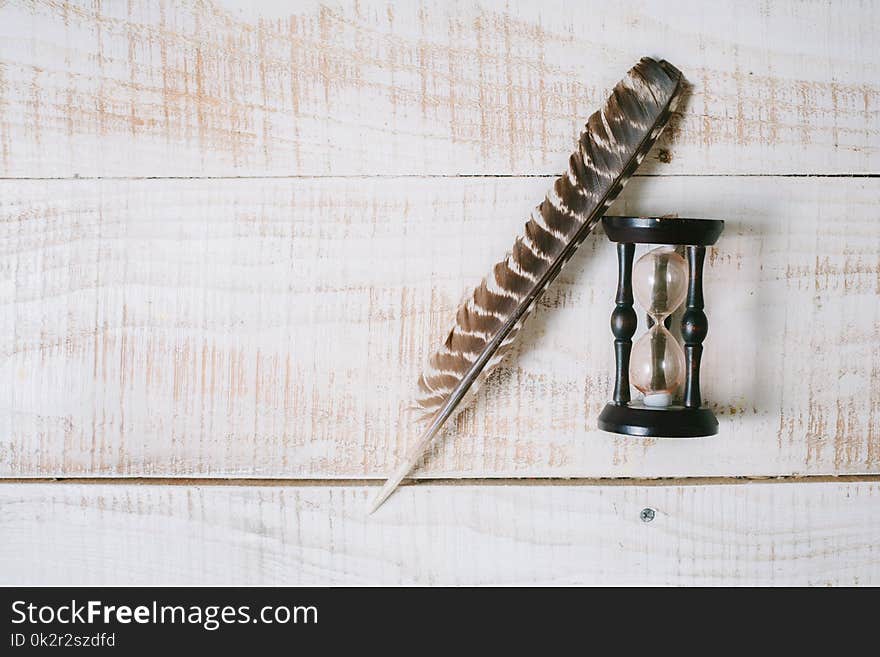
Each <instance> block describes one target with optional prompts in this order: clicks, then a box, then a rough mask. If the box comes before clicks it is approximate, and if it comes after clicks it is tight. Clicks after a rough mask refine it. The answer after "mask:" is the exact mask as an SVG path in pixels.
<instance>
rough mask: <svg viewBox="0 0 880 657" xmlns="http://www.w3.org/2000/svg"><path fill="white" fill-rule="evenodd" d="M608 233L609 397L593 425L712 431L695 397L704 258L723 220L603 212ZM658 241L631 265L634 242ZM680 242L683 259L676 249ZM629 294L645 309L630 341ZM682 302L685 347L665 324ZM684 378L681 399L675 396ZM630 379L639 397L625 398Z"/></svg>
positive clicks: (712, 422)
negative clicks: (613, 275) (643, 328)
mask: <svg viewBox="0 0 880 657" xmlns="http://www.w3.org/2000/svg"><path fill="white" fill-rule="evenodd" d="M603 225H604V227H605V233H606V234H607V235H608V238H609V239H611V240H612V241H614V242H617V254H618V267H619V271H618V288H617V296H616V299H615V301H616V306H615V309H614V311H613V312H612V315H611V331H612V333H613V335H614V354H615V363H616V371H615V385H614V397H613V401H612V402H611V403H609V404H608V405H606V406H605V409H604V410H603V411H602V413H601V414H600V416H599V428H600V429H603V430H605V431H611V432H614V433H622V434H626V435H631V436H652V437H654V436H655V437H697V436H709V435H713V434H715V433H717V432H718V421H717V420H716V419H715V415H714V414H713V413H712V411H711V410H709V409H708V408H703V407H702V399H701V397H700V362H701V357H702V351H703V340H704V339H705V338H706V333H707V329H708V323H707V320H706V315H705V313H704V312H703V284H702V275H703V261H704V259H705V254H706V246H707V245H710V244H714V243H715V241H716V240H717V239H718V237H719V236H720V235H721V231H722V230H723V229H724V222H723V221H718V220H713V219H678V218H666V217H605V218H604V220H603ZM637 243H638V244H661V245H664V246H661V247H659V248H655V249H654V250H652V251H649V252H648V253H646V254H644V255H643V256H642V257H641V258H639V259H638V261H637V262H636V263H635V266H633V256H634V253H635V244H637ZM676 246H684V249H685V253H686V255H687V261H685V259H684V258H682V256H681V255H679V254H678V252H677V251H676V250H675V247H676ZM633 292H635V300H636V301H638V303H639V304H640V305H641V306H642V309H643V310H645V311H646V312H647V316H648V319H647V323H648V331H647V332H646V333H645V334H644V335H643V336H642V337H641V338H640V339H639V340H638V341H637V342H636V344H635V345H633V344H632V336H633V335H634V334H635V331H636V328H637V323H638V320H637V315H636V313H635V311H634V310H633ZM682 303H684V304H685V311H684V315H683V317H682V323H681V336H682V341H683V343H684V348H683V349H682V346H681V345H679V343H678V341H677V340H676V339H675V337H674V336H673V335H672V333H671V332H670V330H669V329H670V328H671V325H670V321H669V319H670V317H671V316H672V313H673V312H675V310H676V309H677V308H678V307H679V306H681V305H682ZM682 384H684V393H683V397H682V401H681V403H675V402H676V398H677V396H678V393H679V390H680V388H681V387H682ZM630 385H632V386H633V387H635V388H636V389H637V390H638V391H639V392H640V393H641V395H642V396H641V398H640V399H638V400H636V401H632V400H631V396H630Z"/></svg>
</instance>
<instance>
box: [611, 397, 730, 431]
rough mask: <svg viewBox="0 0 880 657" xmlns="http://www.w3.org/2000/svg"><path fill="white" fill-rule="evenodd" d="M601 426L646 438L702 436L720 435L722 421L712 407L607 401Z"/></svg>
mask: <svg viewBox="0 0 880 657" xmlns="http://www.w3.org/2000/svg"><path fill="white" fill-rule="evenodd" d="M599 428H600V429H602V430H603V431H610V432H611V433H621V434H624V435H626V436H642V437H645V438H699V437H702V436H714V435H715V434H717V433H718V420H717V419H715V414H714V413H713V412H712V411H710V410H709V409H708V408H685V407H684V406H668V407H666V408H649V407H647V406H645V405H644V404H642V403H641V402H631V403H630V404H628V405H626V406H618V405H617V404H607V405H606V406H605V408H604V409H603V410H602V413H600V414H599Z"/></svg>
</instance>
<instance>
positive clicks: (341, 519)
mask: <svg viewBox="0 0 880 657" xmlns="http://www.w3.org/2000/svg"><path fill="white" fill-rule="evenodd" d="M374 491H375V489H373V488H353V487H340V488H336V487H317V486H315V487H311V486H310V487H290V488H288V487H281V488H278V487H254V488H248V487H226V486H222V487H180V486H132V485H110V486H104V485H69V484H20V485H9V484H7V485H2V486H0V535H2V536H3V541H0V583H2V584H14V585H24V584H27V585H35V584H114V585H123V584H239V585H245V584H271V585H279V584H313V585H325V584H356V585H357V584H675V585H756V584H762V585H767V584H773V585H808V584H809V585H877V584H880V548H878V547H877V546H878V545H880V512H878V508H880V486H878V484H877V483H822V484H739V485H721V486H716V485H709V486H656V487H654V486H652V487H641V486H612V487H593V486H538V485H533V486H483V487H480V486H407V487H404V488H402V489H401V490H400V491H399V492H398V493H397V494H395V496H394V497H393V498H392V499H391V500H389V502H388V503H387V504H386V506H385V507H383V508H382V509H381V510H380V511H379V512H378V513H377V514H376V515H374V516H371V517H365V516H364V509H365V506H366V503H367V501H368V499H369V497H370V495H371V493H372V492H374ZM644 507H651V508H654V509H655V510H656V516H655V518H654V520H653V521H652V522H650V523H645V522H642V521H641V520H640V517H639V514H640V511H641V509H643V508H644Z"/></svg>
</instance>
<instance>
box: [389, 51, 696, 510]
mask: <svg viewBox="0 0 880 657" xmlns="http://www.w3.org/2000/svg"><path fill="white" fill-rule="evenodd" d="M682 85H683V81H682V77H681V73H680V72H679V71H678V69H676V68H675V67H673V66H672V65H670V64H669V63H667V62H665V61H660V62H657V61H654V60H653V59H649V58H644V59H642V60H641V61H640V62H639V63H638V64H636V65H635V66H634V67H633V68H632V69H631V70H630V71H629V73H627V76H626V77H625V78H624V79H623V80H622V81H621V82H619V83H618V84H617V86H615V87H614V90H613V91H612V92H611V96H610V98H609V99H608V101H607V102H606V103H605V106H604V107H603V108H602V109H600V110H599V111H598V112H596V113H595V114H593V115H592V116H591V117H590V119H589V120H588V121H587V124H586V127H585V129H584V131H583V133H582V134H581V137H580V140H579V141H578V148H577V150H576V151H575V152H574V153H573V154H572V155H571V157H570V158H569V162H568V170H567V171H566V172H565V173H564V174H563V175H562V176H560V177H559V178H558V179H557V180H556V182H555V183H554V184H553V187H552V188H551V189H550V191H549V192H548V193H547V196H546V198H545V199H544V201H543V203H541V204H540V205H539V206H538V207H537V208H535V209H534V211H533V212H532V214H531V217H530V218H529V220H528V222H527V223H526V225H525V230H524V231H523V233H522V234H521V235H520V236H519V237H517V238H516V242H515V243H514V245H513V249H511V251H510V253H508V254H507V256H506V257H505V258H504V260H502V261H501V262H499V263H498V264H497V265H495V267H494V268H493V269H492V272H491V273H490V274H489V275H488V276H487V277H486V278H485V279H483V282H482V283H480V285H479V286H478V287H477V289H476V290H474V293H473V295H472V296H471V297H470V298H468V299H467V300H466V301H465V302H464V303H463V304H462V305H461V307H460V308H459V309H458V312H457V314H456V317H455V326H453V327H452V330H450V332H449V334H448V335H447V336H446V339H445V340H444V341H443V344H442V346H441V347H440V348H439V349H438V350H437V351H436V352H435V353H434V354H433V355H432V356H431V358H430V361H429V363H428V366H427V367H426V368H425V370H424V372H423V373H422V376H421V378H420V379H419V397H418V402H417V404H418V408H419V409H420V411H421V413H422V415H423V419H424V421H425V422H426V425H427V426H426V429H425V430H424V432H423V433H422V434H421V436H420V437H419V440H417V441H416V443H415V444H414V445H413V446H412V447H411V448H410V449H409V450H408V452H407V454H406V457H405V458H404V460H403V461H402V462H401V463H400V465H399V466H398V468H397V469H396V470H395V472H394V473H393V474H392V475H391V477H390V478H389V479H388V481H387V482H386V483H385V485H384V486H383V488H382V490H381V491H380V493H379V495H378V496H377V497H376V499H375V501H374V503H373V507H372V511H375V510H376V509H377V508H378V507H379V506H380V505H381V504H382V503H383V502H384V501H385V500H386V499H387V498H388V496H389V495H390V494H391V493H392V492H393V491H394V489H395V488H396V487H397V486H398V484H399V483H400V482H401V481H402V480H403V478H404V477H405V476H406V475H407V474H408V473H409V471H410V470H411V469H412V467H413V466H414V465H415V464H416V463H417V462H418V460H419V459H420V458H421V457H422V455H423V453H424V451H425V449H426V447H427V446H428V443H429V442H430V441H431V440H432V439H433V438H434V436H436V435H437V433H438V432H439V431H440V429H441V428H442V427H443V425H444V424H445V423H446V422H447V421H448V420H449V419H450V417H452V415H453V414H454V413H455V412H457V411H458V410H460V409H461V408H462V407H463V406H464V403H463V402H464V401H465V400H466V399H467V398H468V397H469V396H470V395H472V394H473V393H474V392H476V390H477V388H478V387H479V386H480V384H481V383H482V382H483V380H484V379H485V378H486V377H487V376H488V375H489V373H490V372H491V371H492V369H493V368H494V367H495V366H496V365H497V364H498V363H499V362H500V361H501V359H502V358H503V357H504V355H505V353H506V352H507V351H508V349H509V347H510V345H511V343H512V342H513V341H514V339H515V338H516V336H517V334H518V333H519V330H520V328H521V327H522V324H523V322H524V321H525V319H526V318H527V317H528V315H529V313H530V312H531V310H532V308H534V306H535V303H536V302H537V301H538V299H539V298H540V297H541V295H542V294H543V293H544V291H545V290H546V289H547V286H548V285H549V284H550V283H551V282H552V281H553V280H554V279H555V278H556V276H557V275H558V274H559V272H560V271H561V270H562V268H563V266H564V265H565V263H567V262H568V260H569V258H571V256H572V254H573V253H574V252H575V250H576V249H577V247H578V246H580V244H581V242H583V240H584V238H586V236H587V235H588V234H589V232H590V231H591V230H592V229H593V227H594V226H595V225H596V223H597V222H598V220H599V219H600V218H601V217H602V215H603V214H605V211H606V210H607V209H608V207H609V206H610V205H611V203H612V202H613V201H614V199H615V198H616V197H617V195H618V194H620V191H621V190H622V189H623V186H624V184H626V181H627V180H628V179H629V177H630V176H631V175H632V174H633V172H634V171H635V170H636V168H637V167H638V166H639V164H641V162H642V160H643V159H644V158H645V156H646V155H647V153H648V151H649V150H650V149H651V146H652V145H653V144H654V142H655V141H656V139H657V137H659V136H660V133H661V132H662V131H663V128H664V127H665V126H666V123H667V122H668V121H669V117H670V115H671V113H672V112H673V111H674V110H675V106H676V104H677V102H678V100H679V98H680V95H681V90H682Z"/></svg>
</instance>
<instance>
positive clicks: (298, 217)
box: [0, 177, 880, 478]
mask: <svg viewBox="0 0 880 657" xmlns="http://www.w3.org/2000/svg"><path fill="white" fill-rule="evenodd" d="M547 184H548V181H547V180H546V179H540V178H524V179H475V178H474V179H471V178H468V179H455V178H449V179H433V180H421V179H368V180H349V179H333V180H220V181H213V180H201V181H199V180H178V181H168V180H146V181H143V180H138V181H132V180H125V181H5V182H0V199H2V200H0V349H2V353H0V475H5V476H25V477H27V476H55V475H67V476H70V475H88V476H105V475H106V476H128V475H133V476H139V475H145V476H154V475H156V476H250V477H305V478H324V477H328V478H336V477H342V478H357V477H381V476H383V475H384V474H386V473H387V472H388V470H389V469H390V468H391V467H392V466H393V464H394V463H395V461H396V459H397V458H398V455H399V454H400V453H401V451H402V450H403V448H404V446H405V445H406V444H407V443H408V441H410V440H412V439H414V438H415V431H416V430H415V427H414V426H413V425H412V424H411V423H409V422H407V416H406V408H407V407H408V406H409V404H410V402H411V398H412V397H411V396H412V394H413V389H414V384H415V381H416V378H417V375H418V372H419V370H420V368H421V365H422V363H423V360H424V358H425V357H426V356H427V354H428V353H429V352H430V351H431V350H432V349H433V348H434V347H435V346H436V344H437V343H438V342H439V340H440V338H441V336H442V335H444V334H445V331H446V330H447V329H448V327H449V324H450V322H451V320H452V317H453V315H454V309H455V307H456V305H457V302H458V301H459V299H460V298H461V297H462V295H463V293H464V292H465V291H466V290H468V289H470V288H472V286H473V285H475V284H476V283H477V282H478V281H479V279H480V278H481V277H482V275H483V274H484V273H485V272H486V271H487V270H488V268H489V266H490V265H491V264H492V263H494V262H496V261H497V260H498V258H499V257H500V255H501V254H502V253H503V252H504V251H505V249H507V248H508V247H509V246H510V244H511V242H512V237H513V235H514V233H515V232H516V231H517V230H518V229H519V227H520V226H521V225H522V222H523V221H524V218H525V217H526V216H527V213H528V211H529V210H530V208H531V207H532V206H533V205H534V203H535V202H536V201H537V200H538V199H540V198H541V196H542V194H543V192H544V191H545V188H546V186H547ZM878 196H880V181H878V180H874V179H860V180H851V179H848V180H828V179H799V178H723V177H722V178H718V177H693V178H692V177H688V178H665V177H664V178H642V179H639V180H637V181H635V182H633V183H632V184H631V185H630V186H628V187H627V190H626V192H625V194H624V196H623V199H622V200H621V202H619V203H618V205H617V207H616V208H615V210H616V211H618V212H623V213H627V212H634V213H640V212H656V213H667V212H680V213H682V214H683V215H684V216H697V217H700V216H702V217H721V218H725V219H726V220H727V221H728V224H727V228H726V232H725V234H724V235H723V236H722V239H721V241H720V242H719V244H718V246H717V247H716V248H715V249H713V250H712V251H711V252H710V254H709V257H708V258H707V272H706V289H707V304H708V307H707V310H708V314H709V322H710V331H709V338H708V340H707V342H706V355H705V361H704V362H705V365H704V376H703V381H704V393H705V397H706V399H707V400H708V401H709V402H710V404H711V405H712V407H713V408H714V409H715V410H716V412H717V413H718V414H719V416H720V420H721V433H720V435H719V436H717V437H715V438H711V439H705V440H696V441H687V440H667V441H663V440H660V441H656V440H647V441H645V440H639V439H631V438H624V437H617V436H613V435H610V434H604V433H601V432H599V431H597V430H596V429H595V427H596V418H597V415H598V413H599V412H600V410H601V409H602V406H603V405H604V403H605V402H606V401H607V400H608V398H609V396H610V383H611V381H610V378H611V375H612V370H613V355H612V341H611V335H610V332H609V328H608V317H609V314H610V311H611V309H612V303H613V301H612V300H613V295H614V288H615V276H616V273H615V271H616V269H615V255H614V249H613V248H612V247H611V245H610V243H609V242H608V241H607V240H606V239H605V238H604V237H603V236H601V235H597V236H594V237H591V238H590V239H589V240H588V241H587V242H586V243H585V245H584V246H583V247H582V250H581V251H580V252H579V253H578V255H577V256H576V257H575V258H574V260H573V261H572V262H571V264H570V265H569V267H568V268H567V269H566V270H565V272H563V274H562V276H561V277H560V279H559V280H558V281H557V282H556V283H555V284H554V286H552V287H551V289H550V291H549V292H548V294H547V296H546V297H545V299H544V300H543V301H542V303H541V305H540V306H539V308H538V309H537V312H536V313H535V315H534V317H533V318H532V319H530V320H529V323H527V325H526V327H525V329H524V332H523V334H522V338H521V341H520V344H519V346H518V348H517V349H516V350H515V353H514V354H513V355H512V357H511V358H510V359H509V360H508V361H507V362H506V363H505V364H504V365H503V366H502V368H501V370H500V372H499V373H498V375H497V376H496V377H495V378H494V380H492V381H490V382H489V383H488V385H487V386H486V387H485V388H484V389H483V391H481V393H480V395H479V396H478V398H477V399H476V401H475V404H474V405H473V407H472V409H471V410H469V411H466V412H465V413H464V414H463V415H462V416H461V418H460V419H459V421H458V422H457V425H456V426H455V427H454V430H453V431H452V432H451V433H450V434H448V435H447V436H446V437H445V438H444V439H443V440H441V441H440V442H439V443H438V444H437V446H436V448H435V449H434V451H433V453H432V454H431V455H429V457H428V459H427V463H426V464H425V466H424V467H423V468H422V469H421V470H420V471H419V472H418V474H419V475H423V476H424V475H428V476H452V477H458V476H477V477H495V476H498V477H505V476H517V477H527V476H560V477H569V476H582V477H583V476H585V477H631V476H644V477H652V476H698V475H725V476H727V475H780V474H798V473H812V474H822V473H832V474H846V473H850V474H852V473H876V472H878V471H880V351H878V349H877V345H878V343H880V335H878V331H880V304H878V303H877V301H878V294H880V209H878V205H877V198H878Z"/></svg>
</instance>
